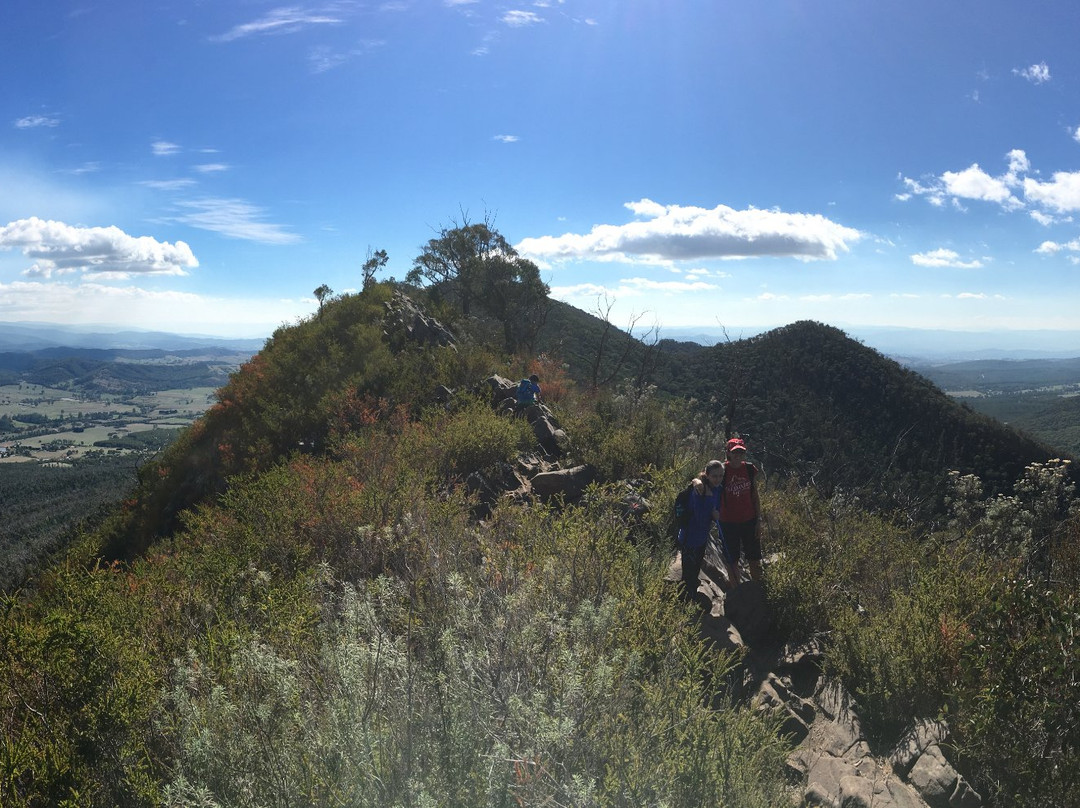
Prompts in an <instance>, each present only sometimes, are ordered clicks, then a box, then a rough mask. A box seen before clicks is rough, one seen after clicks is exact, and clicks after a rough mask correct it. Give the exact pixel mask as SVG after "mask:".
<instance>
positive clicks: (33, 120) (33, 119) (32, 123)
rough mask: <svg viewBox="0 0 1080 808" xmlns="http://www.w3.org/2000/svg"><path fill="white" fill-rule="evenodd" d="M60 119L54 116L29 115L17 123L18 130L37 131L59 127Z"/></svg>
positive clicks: (17, 120)
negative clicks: (38, 129)
mask: <svg viewBox="0 0 1080 808" xmlns="http://www.w3.org/2000/svg"><path fill="white" fill-rule="evenodd" d="M59 125H60V119H59V118H56V117H54V116H52V115H28V116H26V117H25V118H18V119H16V121H15V128H16V129H37V128H39V127H42V126H46V127H53V126H59Z"/></svg>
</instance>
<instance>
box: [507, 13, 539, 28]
mask: <svg viewBox="0 0 1080 808" xmlns="http://www.w3.org/2000/svg"><path fill="white" fill-rule="evenodd" d="M502 21H503V22H504V23H506V24H507V25H509V26H510V27H511V28H523V27H524V26H526V25H536V24H537V23H539V22H543V21H544V18H543V17H541V16H540V15H539V14H537V13H536V12H533V11H508V12H506V13H505V14H504V15H503V17H502Z"/></svg>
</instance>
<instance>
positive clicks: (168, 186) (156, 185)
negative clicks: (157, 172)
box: [139, 177, 198, 191]
mask: <svg viewBox="0 0 1080 808" xmlns="http://www.w3.org/2000/svg"><path fill="white" fill-rule="evenodd" d="M139 185H145V186H146V187H147V188H153V189H154V190H155V191H179V190H182V189H184V188H190V187H191V186H192V185H198V183H197V182H196V181H195V180H193V179H191V178H189V177H184V178H182V179H176V180H143V181H142V182H140V183H139Z"/></svg>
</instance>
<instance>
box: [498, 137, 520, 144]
mask: <svg viewBox="0 0 1080 808" xmlns="http://www.w3.org/2000/svg"><path fill="white" fill-rule="evenodd" d="M492 140H498V141H500V142H502V143H517V142H518V140H519V138H518V136H517V135H495V137H493V138H492Z"/></svg>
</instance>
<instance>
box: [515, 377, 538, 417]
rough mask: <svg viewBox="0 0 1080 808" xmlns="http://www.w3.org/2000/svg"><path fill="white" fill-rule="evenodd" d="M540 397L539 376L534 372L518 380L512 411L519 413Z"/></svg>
mask: <svg viewBox="0 0 1080 808" xmlns="http://www.w3.org/2000/svg"><path fill="white" fill-rule="evenodd" d="M539 398H540V377H539V376H537V375H536V374H535V373H534V374H533V375H532V376H530V377H529V378H527V379H522V380H521V381H520V382H518V386H517V393H516V402H515V404H514V412H515V413H521V412H524V411H525V410H527V409H528V408H529V407H531V406H533V405H534V404H536V402H537V401H539Z"/></svg>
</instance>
